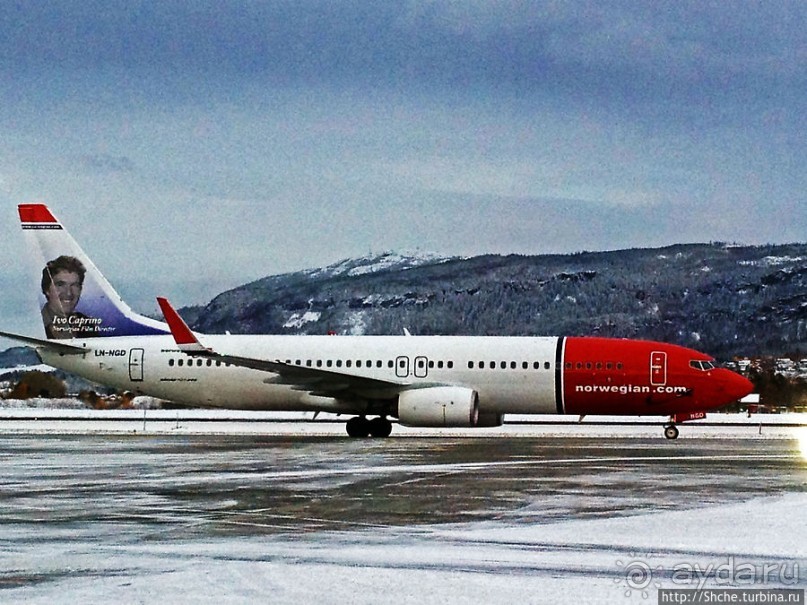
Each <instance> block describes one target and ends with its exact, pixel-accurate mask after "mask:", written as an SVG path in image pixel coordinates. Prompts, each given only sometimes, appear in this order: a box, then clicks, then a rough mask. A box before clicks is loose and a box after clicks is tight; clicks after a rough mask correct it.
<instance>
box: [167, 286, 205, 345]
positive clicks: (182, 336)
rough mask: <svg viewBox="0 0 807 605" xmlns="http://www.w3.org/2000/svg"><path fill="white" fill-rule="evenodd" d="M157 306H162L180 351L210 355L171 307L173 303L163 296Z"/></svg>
mask: <svg viewBox="0 0 807 605" xmlns="http://www.w3.org/2000/svg"><path fill="white" fill-rule="evenodd" d="M157 304H159V305H160V309H161V310H162V312H163V316H164V317H165V321H166V322H168V327H169V328H170V329H171V336H173V337H174V341H175V342H176V343H177V346H178V347H179V349H180V350H181V351H183V352H185V353H210V352H211V350H210V349H208V348H206V347H205V346H204V345H202V343H201V342H199V339H198V338H196V335H194V333H193V332H191V329H190V328H189V327H188V324H186V323H185V320H184V319H182V318H181V317H180V316H179V313H177V312H176V311H175V310H174V307H172V306H171V303H170V302H168V299H167V298H163V297H161V296H158V297H157Z"/></svg>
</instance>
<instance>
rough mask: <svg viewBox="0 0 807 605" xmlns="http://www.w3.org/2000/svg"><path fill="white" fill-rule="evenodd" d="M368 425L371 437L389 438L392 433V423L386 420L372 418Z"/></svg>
mask: <svg viewBox="0 0 807 605" xmlns="http://www.w3.org/2000/svg"><path fill="white" fill-rule="evenodd" d="M369 424H370V434H371V435H372V436H373V437H381V438H383V437H389V435H390V433H391V432H392V423H391V422H390V421H389V420H387V419H386V418H382V417H379V418H373V419H372V420H371V421H370V423H369Z"/></svg>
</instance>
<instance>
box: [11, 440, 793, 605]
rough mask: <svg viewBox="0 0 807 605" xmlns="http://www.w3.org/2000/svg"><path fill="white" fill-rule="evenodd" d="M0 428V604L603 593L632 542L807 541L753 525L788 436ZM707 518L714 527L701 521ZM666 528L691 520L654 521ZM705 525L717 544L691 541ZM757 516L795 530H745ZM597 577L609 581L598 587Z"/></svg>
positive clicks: (597, 598)
mask: <svg viewBox="0 0 807 605" xmlns="http://www.w3.org/2000/svg"><path fill="white" fill-rule="evenodd" d="M0 443H2V450H1V451H0V468H1V469H2V474H1V475H0V477H1V478H0V602H12V601H13V602H42V603H44V602H48V603H53V602H78V601H79V600H80V601H81V602H85V603H86V602H109V601H110V600H113V599H114V600H117V601H118V602H163V603H165V602H194V603H200V602H202V603H204V602H216V603H222V602H252V601H254V600H261V601H265V600H266V599H268V598H271V602H272V603H284V602H289V603H291V602H298V603H299V602H308V601H309V600H311V599H317V600H318V601H320V602H368V603H369V602H378V599H383V598H384V597H385V595H387V596H389V593H388V592H387V591H388V590H391V589H392V588H395V589H396V590H397V591H398V592H396V593H395V594H396V595H397V597H398V598H395V599H392V600H391V601H388V602H396V601H397V602H418V603H429V602H477V600H476V597H480V596H484V597H485V599H486V601H487V602H491V601H492V602H512V599H513V598H520V599H521V600H522V601H523V602H551V599H550V596H551V595H555V594H575V595H577V597H582V598H583V600H588V601H589V602H613V599H611V598H610V597H613V596H616V597H620V598H622V597H623V595H622V592H625V591H622V590H621V589H622V588H624V586H621V585H620V581H621V576H620V574H621V573H622V571H621V570H620V566H619V565H618V562H619V563H621V562H623V561H627V560H628V559H630V558H631V557H632V556H633V557H635V556H636V554H635V553H636V552H640V551H643V552H648V551H650V550H652V549H654V548H655V549H657V550H659V549H660V551H663V552H667V553H669V552H673V553H676V552H677V553H679V557H687V556H689V557H690V558H691V557H692V556H697V557H700V559H703V558H704V557H706V558H707V559H708V558H709V557H710V556H712V557H726V556H730V555H731V556H733V555H734V554H736V553H735V551H740V552H741V553H744V556H746V557H750V558H751V559H750V560H752V561H759V562H760V564H761V562H762V559H761V557H762V558H764V557H768V558H771V557H773V558H775V559H776V561H779V562H780V563H781V562H784V563H788V562H789V564H791V565H793V564H796V565H797V564H798V563H799V562H800V561H802V560H803V559H804V556H805V555H804V551H803V550H801V549H800V548H801V547H799V546H795V547H794V546H793V544H794V542H792V540H794V539H796V540H800V542H799V543H801V544H804V542H805V541H806V540H803V539H802V538H807V531H805V530H804V527H803V526H804V523H803V522H802V521H801V519H799V520H798V521H796V520H789V521H788V520H787V519H779V520H777V521H776V522H777V523H779V522H788V523H795V525H794V526H793V528H791V527H790V525H785V526H784V528H782V527H781V526H780V525H776V527H774V528H769V529H768V530H766V526H765V525H764V523H767V522H768V521H764V519H765V516H766V515H765V513H764V511H765V509H766V507H771V508H770V510H774V511H776V510H778V509H777V508H776V507H777V506H778V507H780V508H781V507H784V508H785V509H786V510H789V507H794V508H798V509H799V510H803V507H804V505H805V504H807V498H805V486H807V462H806V461H805V458H804V457H803V456H802V454H801V453H800V451H799V444H798V442H797V441H796V440H795V439H748V438H745V439H710V438H694V439H687V440H680V439H679V440H677V441H675V442H668V441H665V440H663V439H660V438H645V437H641V438H611V439H602V438H584V437H534V438H531V437H521V438H518V439H501V438H493V439H491V438H437V437H423V438H418V437H410V438H406V439H394V438H393V439H388V440H382V441H378V440H351V439H348V438H346V437H337V436H325V437H323V436H316V437H305V436H299V435H293V434H290V435H280V436H259V435H257V436H256V435H238V436H237V435H168V436H166V435H52V436H49V435H27V436H26V435H5V436H2V437H0ZM758 510H760V511H763V512H762V513H760V514H759V515H758V517H757V514H756V511H758ZM786 510H785V511H784V512H783V511H782V510H778V512H776V513H775V514H776V515H777V516H779V517H782V516H786V515H787V512H786ZM701 511H704V512H703V515H702V514H701ZM681 515H684V516H681ZM732 515H734V516H735V517H736V518H737V519H739V523H740V525H742V523H754V524H757V525H756V529H755V530H754V531H751V529H749V528H745V529H746V531H748V532H749V537H748V542H747V543H746V542H744V541H743V540H745V538H743V537H742V536H740V535H737V534H736V533H732V530H731V527H732V523H729V525H727V526H726V527H728V529H719V528H718V527H717V525H719V520H720V519H723V518H728V519H729V520H730V518H731V516H732ZM699 516H702V519H703V520H704V521H703V522H704V523H706V522H707V520H709V519H715V520H717V524H715V523H711V527H707V528H704V529H701V530H698V529H697V528H698V527H700V525H701V522H700V521H697V518H698V517H699ZM802 518H803V517H802ZM687 519H690V521H687ZM688 523H690V524H691V527H690V525H687V524H688ZM620 524H624V528H621V527H622V526H621V525H620ZM670 524H673V526H670ZM659 526H661V527H667V528H668V529H667V530H666V532H665V534H667V535H672V536H678V537H679V538H680V535H679V530H680V534H681V535H686V536H687V537H686V539H685V540H684V542H683V543H681V542H680V540H679V541H678V542H676V541H675V540H673V541H672V542H670V541H669V539H666V540H665V539H662V538H661V537H659V536H655V537H654V536H653V535H652V533H653V532H657V531H658V529H657V528H658V527H659ZM737 529H738V530H742V528H741V527H738V528H737ZM698 531H702V532H704V533H703V535H702V536H701V537H700V538H702V539H703V540H705V541H706V543H709V544H711V543H714V544H717V545H720V544H724V545H725V547H721V546H711V547H707V546H701V542H699V541H698V540H699V537H698V536H697V532H698ZM755 531H762V532H765V531H768V533H770V532H786V533H788V534H789V535H788V536H782V537H781V539H780V540H779V541H776V540H775V539H774V537H771V536H764V538H762V539H754V538H752V537H750V536H751V535H752V534H753V533H754V532H755ZM491 532H492V533H491ZM710 532H711V533H710ZM799 532H800V533H799ZM724 533H731V535H725V536H724V535H723V534H724ZM796 544H798V543H796ZM665 549H666V550H665ZM671 549H672V550H671ZM709 553H711V554H709ZM592 557H593V558H592ZM700 559H699V560H700ZM803 567H804V571H805V572H807V561H805V563H804V564H803ZM659 577H661V576H659ZM797 580H798V583H797V585H798V586H802V587H803V585H804V584H803V582H804V579H803V578H802V577H801V575H798V574H797ZM609 584H613V585H616V588H617V591H616V592H612V593H610V594H609V595H607V596H608V598H603V596H604V594H605V593H603V592H602V590H603V586H604V585H609ZM623 584H624V582H623ZM402 588H405V590H402ZM651 588H652V586H651ZM536 590H538V591H540V594H536V593H535V591H536ZM480 591H481V592H480ZM490 591H493V592H490ZM558 591H560V592H558ZM569 591H571V592H569ZM489 592H490V594H488V593H489ZM626 592H627V593H630V590H628V591H626ZM639 592H641V591H639ZM637 594H638V593H637ZM541 595H543V596H541ZM630 596H631V595H630V594H627V595H626V596H625V597H624V598H628V597H630ZM634 596H635V595H634ZM544 597H546V598H544ZM640 597H641V595H640ZM645 598H646V596H645ZM654 600H655V597H654ZM620 602H621V601H620Z"/></svg>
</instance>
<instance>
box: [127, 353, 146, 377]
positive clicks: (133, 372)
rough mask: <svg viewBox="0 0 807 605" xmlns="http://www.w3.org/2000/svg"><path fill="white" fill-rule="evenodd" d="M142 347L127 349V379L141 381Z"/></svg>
mask: <svg viewBox="0 0 807 605" xmlns="http://www.w3.org/2000/svg"><path fill="white" fill-rule="evenodd" d="M144 353H145V351H144V350H143V349H132V350H131V351H129V380H131V381H132V382H143V354H144Z"/></svg>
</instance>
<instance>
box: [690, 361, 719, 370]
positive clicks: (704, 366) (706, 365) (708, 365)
mask: <svg viewBox="0 0 807 605" xmlns="http://www.w3.org/2000/svg"><path fill="white" fill-rule="evenodd" d="M689 367H691V368H695V369H696V370H701V371H703V372H708V371H709V370H714V369H715V364H714V362H712V361H698V360H696V359H693V360H692V361H690V362H689Z"/></svg>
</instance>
